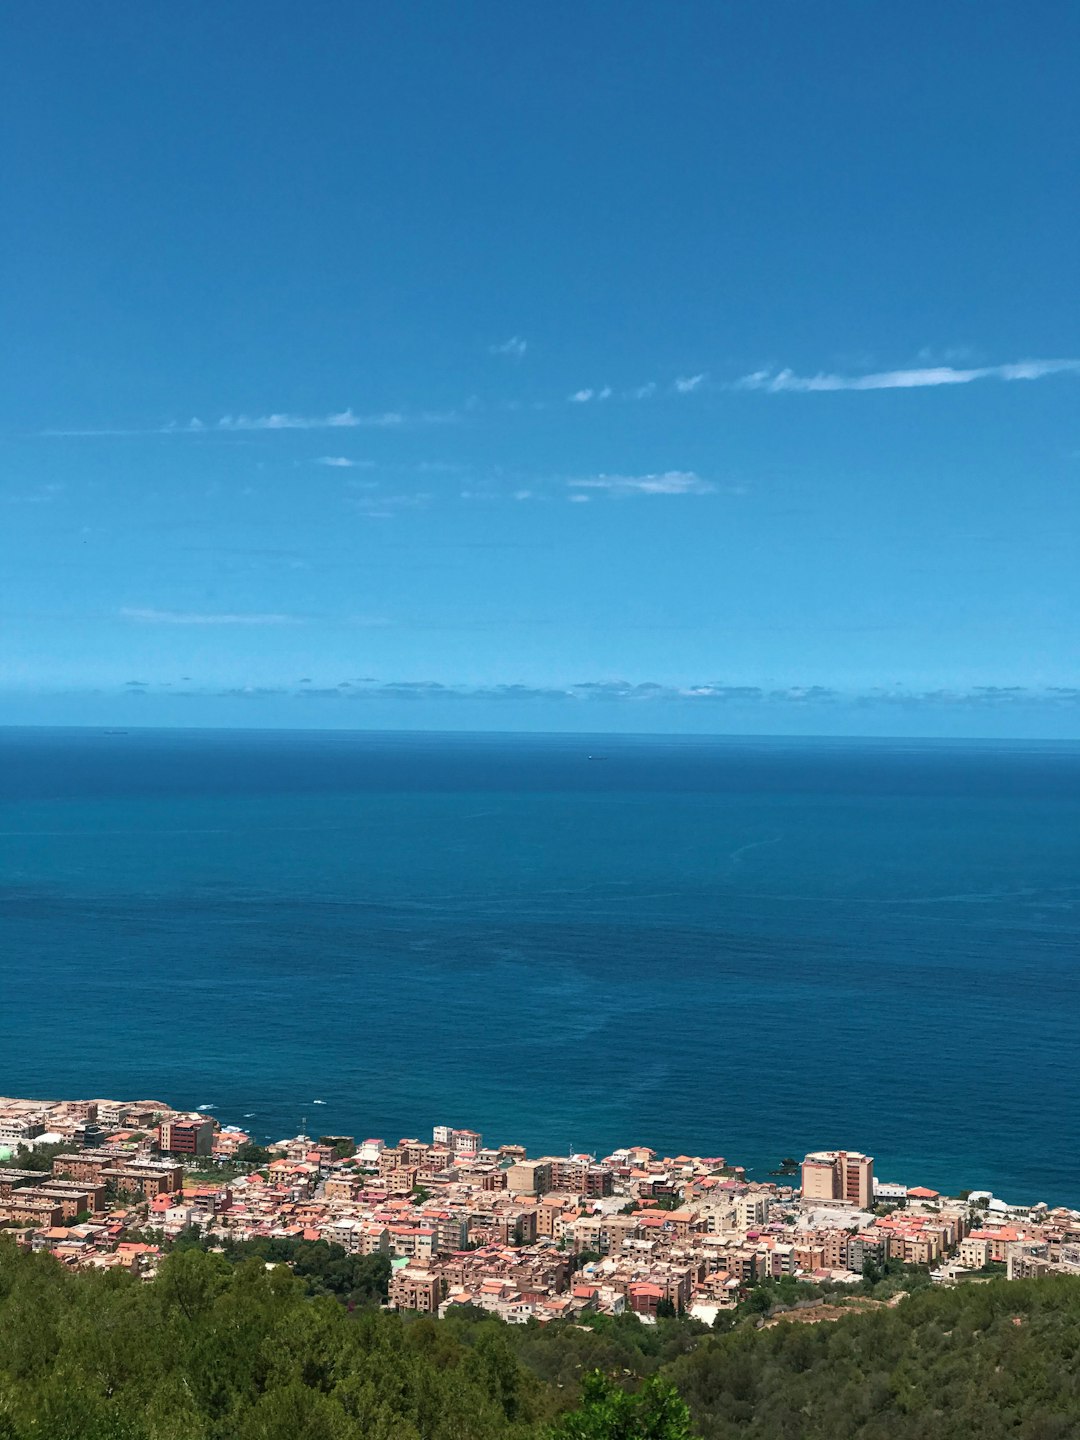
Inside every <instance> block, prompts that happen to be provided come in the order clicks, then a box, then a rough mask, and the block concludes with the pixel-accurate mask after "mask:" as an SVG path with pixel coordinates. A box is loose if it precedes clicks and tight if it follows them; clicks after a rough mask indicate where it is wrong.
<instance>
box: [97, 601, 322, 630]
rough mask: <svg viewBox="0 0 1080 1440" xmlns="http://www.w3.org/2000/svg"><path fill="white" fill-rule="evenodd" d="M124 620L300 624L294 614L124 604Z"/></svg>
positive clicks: (150, 623)
mask: <svg viewBox="0 0 1080 1440" xmlns="http://www.w3.org/2000/svg"><path fill="white" fill-rule="evenodd" d="M120 614H121V615H122V616H123V618H124V619H125V620H135V621H138V622H139V623H140V624H143V625H301V624H303V621H302V620H301V619H300V618H299V617H298V616H296V615H281V614H277V613H275V612H270V613H266V612H262V613H260V612H252V611H247V612H244V611H203V610H155V609H153V608H151V607H149V606H141V605H140V606H125V607H124V608H123V609H122V610H121V611H120Z"/></svg>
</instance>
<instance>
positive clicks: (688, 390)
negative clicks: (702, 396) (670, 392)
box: [675, 372, 709, 395]
mask: <svg viewBox="0 0 1080 1440" xmlns="http://www.w3.org/2000/svg"><path fill="white" fill-rule="evenodd" d="M708 378H709V377H708V376H707V375H706V374H705V373H704V372H702V374H700V375H680V376H679V378H678V379H677V380H676V381H675V391H676V393H677V394H679V395H692V394H693V393H694V391H695V390H698V389H700V388H701V386H702V385H704V383H705V381H706V380H707V379H708Z"/></svg>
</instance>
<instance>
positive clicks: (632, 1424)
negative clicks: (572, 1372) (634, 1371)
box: [552, 1371, 692, 1440]
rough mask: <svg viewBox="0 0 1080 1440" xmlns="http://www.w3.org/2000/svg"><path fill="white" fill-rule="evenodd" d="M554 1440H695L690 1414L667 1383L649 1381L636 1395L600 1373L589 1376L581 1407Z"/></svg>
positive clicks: (560, 1427)
mask: <svg viewBox="0 0 1080 1440" xmlns="http://www.w3.org/2000/svg"><path fill="white" fill-rule="evenodd" d="M552 1437H553V1440H692V1432H691V1430H690V1411H689V1410H688V1409H687V1407H686V1404H685V1403H684V1402H683V1400H681V1399H680V1398H679V1394H678V1391H676V1389H675V1387H674V1386H673V1385H669V1384H668V1383H667V1382H666V1381H664V1380H660V1379H657V1378H653V1379H651V1380H647V1381H646V1382H645V1384H644V1385H643V1386H642V1387H641V1389H640V1390H639V1391H638V1393H637V1394H636V1395H631V1394H629V1392H627V1391H626V1390H621V1389H620V1388H619V1387H618V1386H617V1385H616V1384H615V1383H614V1382H613V1381H611V1380H608V1379H607V1378H606V1377H605V1376H603V1375H602V1374H600V1372H599V1371H594V1372H593V1374H591V1375H589V1376H587V1377H586V1379H585V1381H584V1383H583V1385H582V1387H581V1406H580V1408H579V1409H577V1410H575V1411H573V1413H572V1414H570V1415H567V1416H565V1418H564V1419H563V1420H562V1421H561V1422H560V1423H559V1424H558V1425H557V1426H556V1427H555V1429H554V1430H553V1431H552Z"/></svg>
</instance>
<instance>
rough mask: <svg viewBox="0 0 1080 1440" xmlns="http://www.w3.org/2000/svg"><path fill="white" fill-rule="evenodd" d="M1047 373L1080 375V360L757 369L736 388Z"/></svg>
mask: <svg viewBox="0 0 1080 1440" xmlns="http://www.w3.org/2000/svg"><path fill="white" fill-rule="evenodd" d="M1047 375H1080V360H1019V361H1017V362H1015V363H1014V364H1010V365H978V366H974V367H972V368H970V369H967V370H960V369H957V368H956V367H955V366H952V365H931V366H925V367H923V368H921V369H915V370H881V371H878V372H876V373H875V374H870V375H829V374H817V375H797V374H796V373H795V372H794V371H793V370H779V371H769V370H757V371H755V372H754V373H753V374H752V375H744V376H743V377H742V378H741V379H740V380H737V381H735V383H734V386H733V388H734V389H736V390H762V391H765V392H766V393H768V394H770V395H776V394H779V393H781V392H783V391H798V392H801V393H804V394H805V393H810V392H814V391H826V390H918V389H922V388H924V387H927V386H934V385H969V384H970V383H971V382H972V381H973V380H1041V379H1043V377H1044V376H1047Z"/></svg>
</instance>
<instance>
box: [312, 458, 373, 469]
mask: <svg viewBox="0 0 1080 1440" xmlns="http://www.w3.org/2000/svg"><path fill="white" fill-rule="evenodd" d="M312 464H313V465H327V466H329V467H330V469H331V470H373V469H374V468H375V461H374V460H350V459H349V457H348V455H320V456H319V458H318V459H317V460H313V461H312Z"/></svg>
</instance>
